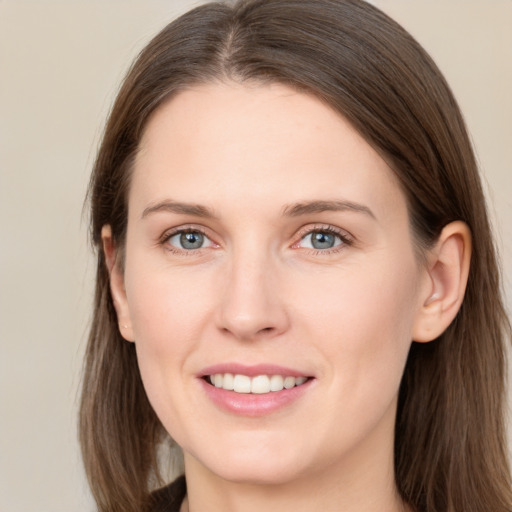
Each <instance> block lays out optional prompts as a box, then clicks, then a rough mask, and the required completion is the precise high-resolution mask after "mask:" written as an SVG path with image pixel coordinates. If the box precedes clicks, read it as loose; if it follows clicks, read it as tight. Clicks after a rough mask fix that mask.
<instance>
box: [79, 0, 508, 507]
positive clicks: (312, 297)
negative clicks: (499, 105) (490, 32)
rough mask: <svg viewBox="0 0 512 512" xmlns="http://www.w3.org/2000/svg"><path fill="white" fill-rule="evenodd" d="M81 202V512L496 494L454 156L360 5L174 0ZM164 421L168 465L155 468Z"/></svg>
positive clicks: (457, 119) (484, 286) (459, 135)
mask: <svg viewBox="0 0 512 512" xmlns="http://www.w3.org/2000/svg"><path fill="white" fill-rule="evenodd" d="M90 200H91V205H92V221H91V229H92V236H93V241H94V244H95V246H96V249H97V253H98V268H97V288H96V298H95V312H94V319H93V324H92V328H91V334H90V339H89V347H88V353H87V361H86V368H85V376H84V384H83V394H82V407H81V441H82V447H83V454H84V460H85V465H86V469H87V472H88V476H89V480H90V483H91V487H92V490H93V493H94V496H95V498H96V501H97V503H98V507H99V510H102V511H114V510H122V511H132V510H133V511H141V510H181V511H185V510H190V512H198V511H199V512H204V511H212V512H215V511H217V510H236V511H253V510H260V509H262V508H263V507H266V509H268V510H279V511H286V510H292V509H293V510H295V511H297V510H300V511H302V510H327V511H339V510H343V511H356V510H357V511H362V510H365V511H374V510H375V511H377V510H379V511H380V510H386V511H400V510H411V511H436V512H439V511H460V512H468V511H480V512H483V511H490V510H492V511H496V512H500V511H509V510H511V508H512V499H511V493H510V474H509V469H508V464H507V457H506V445H505V433H504V420H503V406H504V403H503V400H504V367H505V363H504V349H505V347H504V345H505V340H506V337H507V336H508V334H509V330H510V327H509V324H508V321H507V318H506V316H505V313H504V309H503V304H502V301H501V299H500V295H499V290H500V284H499V272H498V269H497V265H496V258H495V252H494V248H493V242H492V237H491V234H490V227H489V223H488V220H487V214H486V209H485V202H484V199H483V194H482V190H481V185H480V181H479V177H478V173H477V168H476V164H475V159H474V156H473V153H472V149H471V145H470V143H469V140H468V136H467V133H466V130H465V127H464V123H463V121H462V117H461V114H460V112H459V109H458V107H457V105H456V102H455V100H454V98H453V96H452V94H451V92H450V90H449V88H448V86H447V85H446V83H445V81H444V79H443V77H442V76H441V74H440V72H439V71H438V69H437V68H436V67H435V65H434V64H433V63H432V61H431V60H430V58H429V57H428V56H427V55H426V54H425V52H424V50H423V49H422V48H421V47H420V46H419V45H418V44H417V43H416V42H415V41H414V40H413V39H412V38H411V36H410V35H408V34H407V33H406V32H405V31H404V30H403V29H402V28H401V27H399V26H398V25H397V24H396V23H394V22H393V21H392V20H390V19H389V18H387V17H386V16H385V15H384V14H383V13H381V12H380V11H378V10H377V9H375V8H374V7H372V6H371V5H369V4H366V3H365V2H361V1H356V0H306V1H303V0H300V1H299V0H272V1H264V0H248V1H242V2H237V3H235V4H234V5H233V6H228V5H225V4H218V3H215V4H209V5H206V6H203V7H199V8H197V9H195V10H193V11H191V12H189V13H187V14H185V15H184V16H182V17H181V18H180V19H178V20H176V21H175V22H173V23H171V24H170V25H168V26H167V27H166V28H165V29H164V30H163V31H162V32H161V33H160V34H159V35H157V36H156V37H155V39H154V40H153V41H152V42H151V43H150V44H149V45H148V46H147V47H146V48H145V49H144V50H143V52H142V53H141V55H140V56H139V58H138V59H137V61H136V62H135V64H134V66H133V68H132V69H131V70H130V72H129V74H128V76H127V78H126V79H125V82H124V84H123V86H122V88H121V91H120V92H119V95H118V98H117V100H116V103H115V105H114V107H113V110H112V113H111V115H110V119H109V121H108V123H107V127H106V131H105V134H104V138H103V142H102V145H101V147H100V150H99V153H98V157H97V161H96V164H95V168H94V172H93V177H92V181H91V188H90ZM169 439H173V441H174V442H175V443H177V445H178V446H179V447H180V449H181V450H182V452H183V457H184V464H185V479H183V478H181V479H178V480H177V481H176V482H175V483H174V484H173V485H170V486H167V487H165V486H164V485H165V483H166V482H165V477H164V476H163V474H162V464H161V463H162V461H165V459H166V458H167V457H168V456H169V455H168V453H167V452H166V447H168V446H169V443H168V440H169ZM159 463H160V465H159ZM185 480H186V484H185ZM162 486H164V487H163V488H162V489H160V490H158V491H155V489H156V488H158V487H162ZM185 493H186V496H185Z"/></svg>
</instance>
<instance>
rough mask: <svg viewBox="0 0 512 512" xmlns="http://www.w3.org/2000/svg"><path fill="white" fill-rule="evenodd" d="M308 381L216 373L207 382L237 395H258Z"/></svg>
mask: <svg viewBox="0 0 512 512" xmlns="http://www.w3.org/2000/svg"><path fill="white" fill-rule="evenodd" d="M307 380H308V378H307V377H293V376H282V375H257V376H255V377H249V376H248V375H242V374H232V373H216V374H214V375H209V376H208V377H207V381H208V382H209V383H210V384H212V385H213V386H215V387H216V388H222V389H225V390H226V391H234V392H235V393H245V394H248V393H251V394H257V395H263V394H266V393H272V392H276V391H282V390H283V389H291V388H294V387H296V386H302V384H304V383H305V382H306V381H307Z"/></svg>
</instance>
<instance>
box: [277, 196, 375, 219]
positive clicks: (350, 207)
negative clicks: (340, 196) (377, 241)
mask: <svg viewBox="0 0 512 512" xmlns="http://www.w3.org/2000/svg"><path fill="white" fill-rule="evenodd" d="M343 211H351V212H356V213H364V214H366V215H368V216H370V217H371V218H372V219H374V220H377V218H376V217H375V215H374V213H373V212H372V211H371V210H370V208H368V207H367V206H365V205H362V204H359V203H354V202H352V201H339V200H332V201H307V202H303V203H296V204H292V205H288V206H285V208H284V210H283V215H286V216H289V217H299V216H301V215H307V214H310V213H321V212H343Z"/></svg>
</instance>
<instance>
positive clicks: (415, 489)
mask: <svg viewBox="0 0 512 512" xmlns="http://www.w3.org/2000/svg"><path fill="white" fill-rule="evenodd" d="M219 81H220V82H226V81H234V82H237V83H241V84H252V83H257V84H266V83H281V84H284V85H288V86H290V87H292V88H295V89H297V90H299V91H301V92H305V93H307V94H312V95H314V96H316V97H317V98H319V99H320V100H321V101H323V102H324V103H325V104H327V105H328V106H330V107H331V108H332V109H334V110H335V111H337V112H339V113H340V115H342V116H344V117H345V118H346V119H347V120H348V121H349V122H350V123H351V124H352V126H353V127H354V128H355V129H356V130H357V131H358V132H359V133H360V134H361V135H362V137H363V138H364V139H365V140H366V141H367V142H368V143H369V144H370V145H371V146H372V147H373V148H374V149H375V150H376V151H378V153H379V154H380V155H381V156H382V158H384V159H385V160H386V162H387V163H388V164H389V165H390V167H391V168H392V170H393V171H394V173H395V175H396V177H397V178H398V181H399V183H400V185H401V187H402V189H403V191H404V193H405V196H406V198H407V202H408V208H409V215H410V219H411V229H412V231H413V233H414V236H415V240H416V242H417V245H418V248H419V252H420V253H421V252H424V250H425V249H426V248H428V247H430V246H431V245H432V244H433V243H434V242H435V240H436V238H437V237H438V235H439V233H440V232H441V230H442V228H443V227H444V226H445V225H446V224H447V223H449V222H451V221H454V220H462V221H464V222H465V223H466V224H467V225H468V226H469V228H470V230H471V233H472V236H473V240H474V244H473V254H472V261H471V270H470V275H469V281H468V286H467V291H466V296H465V299H464V302H463V305H462V307H461V309H460V311H459V314H458V316H457V318H456V319H455V321H454V322H453V323H452V324H451V325H450V327H449V328H448V329H447V330H446V332H445V333H444V334H443V335H442V336H440V337H439V338H438V339H437V340H436V341H434V342H431V343H428V344H416V343H413V344H412V347H411V350H410V354H409V358H408V361H407V365H406V368H405V373H404V376H403V379H402V383H401V388H400V395H399V405H398V410H397V423H396V435H395V474H396V483H397V488H398V490H399V492H400V495H401V497H402V498H403V500H404V501H405V502H406V503H408V504H409V505H410V506H411V507H412V508H413V510H415V511H418V512H434V511H440V510H443V511H447V512H484V511H485V512H487V511H489V510H492V511H493V512H505V511H509V510H510V509H511V504H512V496H511V491H510V473H509V468H508V462H507V451H506V440H505V426H504V404H505V343H506V340H508V339H509V338H510V324H509V322H508V319H507V316H506V314H505V310H504V306H503V302H502V300H501V298H500V289H501V288H500V276H499V270H498V265H497V262H496V251H495V248H494V246H493V240H492V235H491V229H490V225H489V221H488V216H487V212H486V207H485V200H484V196H483V192H482V187H481V183H480V178H479V175H478V169H477V165H476V162H475V157H474V154H473V150H472V147H471V143H470V141H469V137H468V135H467V131H466V128H465V125H464V121H463V118H462V115H461V113H460V110H459V108H458V106H457V103H456V101H455V99H454V97H453V94H452V93H451V91H450V88H449V87H448V85H447V84H446V82H445V80H444V78H443V76H442V75H441V73H440V72H439V70H438V69H437V67H436V66H435V64H434V63H433V62H432V60H431V59H430V57H429V56H428V55H427V54H426V52H425V51H424V50H423V49H422V48H421V46H420V45H419V44H418V43H417V42H416V41H415V40H414V39H413V38H412V37H411V36H410V35H409V34H408V33H407V32H406V31H405V30H404V29H403V28H401V27H400V26H399V25H398V24H396V23H395V22H394V21H392V20H391V19H390V18H388V17H387V16H386V15H385V14H383V13H382V12H381V11H379V10H378V9H376V8H375V7H373V6H371V5H369V4H367V3H366V2H363V1H360V0H272V1H266V0H244V1H239V2H235V3H234V4H233V5H232V6H229V5H227V4H224V3H211V4H207V5H204V6H201V7H198V8H196V9H194V10H192V11H190V12H188V13H187V14H185V15H183V16H182V17H180V18H179V19H178V20H176V21H174V22H172V23H171V24H169V25H168V26H167V27H165V28H164V29H163V30H162V31H161V32H160V33H159V34H158V35H157V36H156V37H155V38H154V39H153V40H152V41H151V42H150V43H149V44H148V45H147V47H146V48H145V49H144V50H143V51H142V52H141V54H140V55H139V57H138V59H137V60H136V61H135V63H134V65H133V67H132V68H131V69H130V71H129V73H128V75H127V77H126V78H125V80H124V83H123V85H122V87H121V89H120V92H119V94H118V97H117V99H116V101H115V104H114V106H113V109H112V112H111V114H110V117H109V119H108V122H107V125H106V129H105V133H104V137H103V141H102V143H101V146H100V148H99V151H98V155H97V159H96V162H95V165H94V169H93V174H92V178H91V183H90V188H89V199H90V204H91V234H92V240H93V243H94V246H95V249H96V252H97V256H98V261H97V265H98V267H97V276H96V295H95V299H94V301H95V302H94V304H95V306H94V317H93V322H92V326H91V331H90V336H89V343H88V348H87V355H86V362H85V369H84V379H83V387H82V402H81V411H80V439H81V444H82V451H83V457H84V461H85V466H86V471H87V474H88V477H89V481H90V484H91V488H92V490H93V494H94V496H95V499H96V501H97V503H98V506H99V510H100V511H101V512H107V511H109V512H114V511H123V512H130V511H133V512H135V511H138V512H140V511H144V510H146V509H148V507H150V504H151V495H150V492H151V490H152V488H153V487H154V486H156V485H160V484H162V483H163V482H162V479H161V476H160V473H159V469H158V464H157V450H158V446H159V444H160V443H161V442H162V440H164V439H165V438H166V434H165V432H164V429H163V427H162V425H161V424H160V422H159V420H158V418H157V417H156V415H155V413H154V411H153V410H152V408H151V406H150V404H149V402H148V399H147V397H146V394H145V392H144V389H143V385H142V382H141V378H140V373H139V370H138V366H137V361H136V354H135V347H134V345H133V344H130V343H127V342H126V341H124V340H123V338H122V337H121V335H120V333H119V330H118V325H117V318H116V314H115V310H114V307H113V304H112V298H111V295H110V290H109V275H108V271H107V267H106V264H105V258H104V255H103V252H102V247H101V229H102V227H103V226H104V225H110V226H111V228H112V234H113V240H114V243H115V245H116V247H117V248H120V249H121V250H122V248H123V247H124V241H125V235H126V227H127V218H128V193H129V187H130V179H131V173H132V171H133V163H134V159H135V156H136V153H137V149H138V147H139V144H140V141H141V138H142V135H143V132H144V128H145V127H146V125H147V123H148V120H149V119H150V117H151V115H152V113H154V112H155V111H156V109H158V107H159V106H161V105H162V104H163V102H165V101H168V100H169V99H170V98H172V97H173V96H174V95H176V94H178V93H179V91H181V90H183V89H186V88H188V87H191V86H195V85H198V84H208V83H215V82H219Z"/></svg>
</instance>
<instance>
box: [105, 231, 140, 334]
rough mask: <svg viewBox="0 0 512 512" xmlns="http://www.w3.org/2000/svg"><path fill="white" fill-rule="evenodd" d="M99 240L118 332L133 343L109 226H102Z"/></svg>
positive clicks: (116, 255) (116, 256)
mask: <svg viewBox="0 0 512 512" xmlns="http://www.w3.org/2000/svg"><path fill="white" fill-rule="evenodd" d="M101 240H102V243H103V252H104V254H105V261H106V263H107V269H108V273H109V276H110V293H111V295H112V301H113V303H114V308H115V310H116V313H117V321H118V323H119V332H120V333H121V336H122V337H123V338H124V339H125V340H127V341H135V339H134V337H133V329H132V322H131V319H130V312H129V309H128V301H127V298H126V290H125V287H124V275H123V270H122V269H121V267H120V264H119V257H118V256H119V255H118V252H117V249H116V247H115V245H114V240H113V238H112V229H111V227H110V226H109V225H105V226H103V228H102V229H101Z"/></svg>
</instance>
